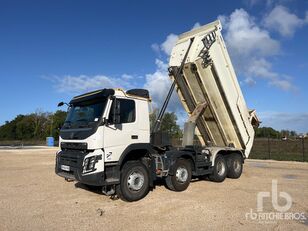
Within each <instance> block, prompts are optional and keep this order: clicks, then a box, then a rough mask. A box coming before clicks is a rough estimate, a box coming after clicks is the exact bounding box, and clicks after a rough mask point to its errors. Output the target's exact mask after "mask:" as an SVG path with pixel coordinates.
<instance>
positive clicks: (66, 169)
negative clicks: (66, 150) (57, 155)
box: [61, 165, 70, 172]
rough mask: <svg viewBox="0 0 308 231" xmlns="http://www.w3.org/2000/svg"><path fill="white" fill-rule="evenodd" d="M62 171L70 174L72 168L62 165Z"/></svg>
mask: <svg viewBox="0 0 308 231" xmlns="http://www.w3.org/2000/svg"><path fill="white" fill-rule="evenodd" d="M61 169H62V170H63V171H67V172H69V171H70V166H67V165H61Z"/></svg>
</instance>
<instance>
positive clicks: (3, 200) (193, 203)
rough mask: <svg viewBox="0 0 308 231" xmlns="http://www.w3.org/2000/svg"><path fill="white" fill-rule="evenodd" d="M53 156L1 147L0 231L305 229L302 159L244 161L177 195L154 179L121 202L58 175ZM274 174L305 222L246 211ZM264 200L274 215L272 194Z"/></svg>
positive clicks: (307, 173)
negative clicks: (231, 175)
mask: <svg viewBox="0 0 308 231" xmlns="http://www.w3.org/2000/svg"><path fill="white" fill-rule="evenodd" d="M54 159H55V149H25V150H22V149H21V150H0V182H1V186H0V230H104V231H105V230H190V231H193V230H217V229H219V230H235V229H236V230H308V220H307V219H308V163H298V162H278V161H258V160H247V161H246V163H245V165H244V172H243V175H242V176H241V178H240V179H237V180H234V179H226V180H225V181H224V182H223V183H213V182H210V181H206V180H200V181H199V180H195V181H193V182H192V183H191V184H190V186H189V188H188V189H187V190H186V191H184V192H181V193H179V192H171V191H169V190H167V189H166V188H165V187H164V186H163V185H159V186H156V188H155V189H154V190H153V191H151V192H150V193H149V194H148V196H147V197H146V198H144V199H143V200H141V201H138V202H134V203H127V202H123V201H121V200H111V199H110V198H109V197H107V196H104V195H102V194H101V193H100V191H99V190H95V189H94V190H93V189H92V190H90V189H88V188H87V187H85V186H83V185H82V184H80V183H76V182H66V181H64V179H63V178H61V177H58V176H57V175H56V174H55V173H54ZM272 179H277V180H278V193H279V192H282V191H283V192H286V193H288V194H289V195H290V196H291V198H292V207H291V208H290V209H289V210H288V211H287V213H289V214H291V213H292V214H293V215H294V214H295V215H294V216H295V218H296V217H297V218H298V216H300V214H301V213H304V214H305V217H307V219H306V220H305V219H302V220H301V221H299V220H296V219H294V220H290V219H274V220H264V219H263V220H262V219H257V220H254V219H253V218H252V217H253V216H252V215H249V213H250V212H251V213H250V214H254V213H256V212H257V211H256V210H257V194H258V192H262V191H268V192H270V191H271V189H272ZM278 202H279V205H281V206H283V205H284V204H285V203H286V202H285V200H283V199H281V198H280V199H279V201H278ZM263 206H264V210H263V213H272V214H273V213H277V211H276V210H275V209H274V207H273V205H272V202H271V199H270V198H267V199H265V200H264V203H263Z"/></svg>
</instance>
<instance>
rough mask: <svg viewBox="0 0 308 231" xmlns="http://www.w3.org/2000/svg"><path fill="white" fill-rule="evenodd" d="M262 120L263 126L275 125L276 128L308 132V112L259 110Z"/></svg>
mask: <svg viewBox="0 0 308 231" xmlns="http://www.w3.org/2000/svg"><path fill="white" fill-rule="evenodd" d="M258 116H259V118H260V119H261V121H262V124H261V125H262V126H264V127H273V128H274V129H276V130H282V129H288V130H295V131H297V132H303V133H306V132H308V113H307V112H303V113H288V112H272V111H265V112H258Z"/></svg>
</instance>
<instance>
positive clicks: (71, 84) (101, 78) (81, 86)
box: [43, 74, 135, 95]
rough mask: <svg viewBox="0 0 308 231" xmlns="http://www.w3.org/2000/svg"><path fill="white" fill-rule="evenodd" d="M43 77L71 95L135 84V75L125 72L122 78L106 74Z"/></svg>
mask: <svg viewBox="0 0 308 231" xmlns="http://www.w3.org/2000/svg"><path fill="white" fill-rule="evenodd" d="M43 78H45V79H47V80H49V81H51V82H52V83H53V87H54V88H55V89H56V91H58V92H61V93H67V94H69V95H74V94H80V93H84V92H88V91H92V90H97V89H102V88H132V87H133V86H134V84H135V81H134V77H133V76H130V75H127V74H123V75H122V76H121V77H120V78H112V77H110V76H106V75H94V76H88V75H79V76H71V75H65V76H44V77H43Z"/></svg>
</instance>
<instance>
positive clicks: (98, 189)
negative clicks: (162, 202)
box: [74, 177, 209, 195]
mask: <svg viewBox="0 0 308 231" xmlns="http://www.w3.org/2000/svg"><path fill="white" fill-rule="evenodd" d="M199 181H209V180H208V179H207V178H206V177H204V178H193V179H191V182H190V183H192V184H193V183H195V182H199ZM74 186H75V188H80V189H84V190H86V191H88V192H92V193H95V194H99V195H104V194H103V193H102V186H93V185H86V184H83V183H80V182H76V183H75V185H74ZM157 187H158V188H160V187H165V188H166V189H167V190H169V189H168V187H167V186H166V183H165V180H163V179H157V180H155V181H154V187H153V188H152V189H151V190H150V191H154V190H155V189H156V188H157Z"/></svg>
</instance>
